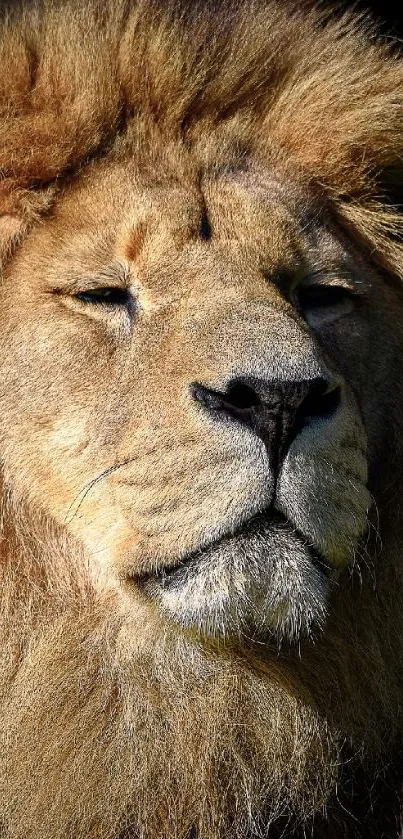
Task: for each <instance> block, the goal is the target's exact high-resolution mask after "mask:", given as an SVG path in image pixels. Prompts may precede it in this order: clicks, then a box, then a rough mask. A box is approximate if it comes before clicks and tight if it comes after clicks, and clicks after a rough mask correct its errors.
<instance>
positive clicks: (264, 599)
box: [134, 512, 329, 641]
mask: <svg viewBox="0 0 403 839" xmlns="http://www.w3.org/2000/svg"><path fill="white" fill-rule="evenodd" d="M328 576H329V569H328V568H327V567H326V565H325V563H324V562H323V561H322V560H321V559H320V558H319V557H318V556H317V555H316V554H315V552H314V550H313V548H311V547H310V546H309V545H308V544H307V542H306V540H304V539H303V538H302V537H301V536H300V535H299V534H298V533H296V532H295V529H293V528H292V526H291V525H290V524H289V523H288V522H286V521H284V520H283V519H282V518H281V517H280V516H279V515H277V517H272V516H271V514H270V512H268V513H267V514H266V515H265V514H261V515H257V516H255V517H254V518H253V519H252V520H251V521H250V522H249V523H248V524H247V525H246V526H245V527H244V528H242V529H241V531H240V532H239V533H234V534H232V535H230V536H223V537H222V538H221V539H220V540H219V541H218V542H216V543H213V544H212V545H207V546H205V547H203V548H201V549H199V550H197V551H196V552H195V553H193V554H191V555H190V556H187V557H184V558H183V559H182V560H181V561H180V562H179V563H178V564H176V565H173V566H171V567H169V568H162V570H160V571H159V570H157V571H156V572H155V573H152V572H151V573H149V574H145V575H143V576H141V577H138V578H136V579H135V580H134V582H135V584H136V585H138V586H140V588H141V590H142V591H144V593H145V594H146V595H147V596H148V597H149V598H151V599H152V600H153V601H154V602H155V603H156V604H157V605H158V607H159V609H160V610H161V612H162V613H163V614H166V615H167V616H170V617H172V618H174V620H176V621H177V622H178V623H179V624H181V625H182V626H184V627H188V628H194V629H196V630H197V631H198V632H199V633H202V634H204V635H208V636H212V637H220V636H222V637H233V636H235V637H238V638H242V636H246V637H247V636H248V635H251V634H252V635H253V636H254V637H257V638H259V637H260V638H261V639H264V638H270V637H272V638H274V639H277V640H282V639H283V638H287V639H288V640H290V641H293V640H296V639H298V638H300V636H301V635H304V634H307V635H309V634H310V633H311V631H312V627H313V626H316V629H317V630H320V629H321V628H323V624H324V620H325V616H326V602H327V596H328V588H329V580H328Z"/></svg>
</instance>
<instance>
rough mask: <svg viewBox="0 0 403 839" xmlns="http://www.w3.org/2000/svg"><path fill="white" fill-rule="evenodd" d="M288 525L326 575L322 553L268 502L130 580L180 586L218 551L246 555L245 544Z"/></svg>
mask: <svg viewBox="0 0 403 839" xmlns="http://www.w3.org/2000/svg"><path fill="white" fill-rule="evenodd" d="M290 528H291V530H292V533H293V535H294V536H295V537H296V538H297V539H298V540H299V541H301V542H302V543H303V544H304V546H305V549H306V551H307V553H308V555H309V558H310V561H311V563H312V565H313V566H314V567H315V569H316V570H318V571H320V572H321V573H322V574H324V575H325V576H326V577H329V575H330V571H331V569H330V567H329V565H328V564H327V563H326V560H325V558H324V557H323V556H322V555H321V553H320V552H319V551H318V550H317V549H316V548H315V547H314V546H313V545H312V543H311V542H308V540H307V539H306V538H305V537H304V536H303V535H302V534H301V533H300V532H299V531H298V530H297V529H296V528H295V527H294V526H293V525H292V524H291V523H290V522H289V521H288V519H287V518H286V517H285V516H284V515H282V514H281V513H280V512H279V511H277V510H275V508H274V507H273V506H270V507H269V508H267V509H265V510H263V511H261V512H259V513H257V514H256V515H254V516H253V517H252V518H250V519H249V520H248V521H247V522H246V523H243V524H242V525H241V526H240V527H239V528H237V529H236V530H234V531H232V532H231V533H224V534H222V535H221V536H220V537H219V538H217V539H215V540H213V541H211V542H209V543H207V544H203V545H201V546H200V547H198V548H196V549H195V550H193V551H190V552H189V553H188V554H186V555H185V556H183V557H181V558H180V559H179V560H177V561H176V562H174V563H172V564H171V565H166V566H163V567H160V568H157V569H155V570H152V571H148V572H146V573H144V574H139V575H136V577H135V578H133V580H134V581H135V583H136V584H137V585H138V586H139V587H140V588H142V589H145V590H146V591H147V590H149V591H151V590H152V589H154V588H155V587H158V588H160V589H169V588H175V587H180V585H181V584H182V583H185V582H187V581H188V580H189V578H190V577H191V576H193V575H194V576H196V575H197V574H198V572H199V571H200V570H201V566H202V565H205V563H206V562H208V561H210V560H211V561H212V560H213V559H214V557H215V556H217V555H218V554H219V553H220V552H222V551H224V550H228V549H229V550H230V551H231V553H237V554H238V553H239V552H242V553H243V554H245V555H246V554H247V551H248V545H249V544H250V542H251V541H252V540H256V538H257V537H258V538H260V539H261V540H262V541H264V540H265V537H266V536H267V535H268V534H269V533H271V532H272V531H273V530H284V531H285V530H287V531H290Z"/></svg>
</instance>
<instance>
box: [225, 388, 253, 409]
mask: <svg viewBox="0 0 403 839" xmlns="http://www.w3.org/2000/svg"><path fill="white" fill-rule="evenodd" d="M224 398H225V401H226V402H227V404H229V405H231V406H233V407H234V408H238V410H240V411H249V410H250V408H257V407H258V405H261V400H260V399H259V397H258V395H257V393H256V391H255V390H253V388H251V387H249V385H244V384H241V383H240V384H235V385H232V387H230V388H229V390H228V391H227V393H225V394H224Z"/></svg>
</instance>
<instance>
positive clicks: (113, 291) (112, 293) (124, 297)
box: [75, 287, 130, 307]
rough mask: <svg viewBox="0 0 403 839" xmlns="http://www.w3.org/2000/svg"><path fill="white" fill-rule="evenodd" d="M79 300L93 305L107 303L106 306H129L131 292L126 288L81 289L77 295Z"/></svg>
mask: <svg viewBox="0 0 403 839" xmlns="http://www.w3.org/2000/svg"><path fill="white" fill-rule="evenodd" d="M75 296H76V297H77V298H78V300H82V301H83V302H84V303H91V304H92V305H95V306H97V305H98V306H99V305H106V306H126V307H127V306H128V305H129V303H130V294H129V292H128V290H127V289H125V288H117V287H116V288H114V287H109V288H108V287H105V288H90V289H88V290H87V291H80V292H79V294H76V295H75Z"/></svg>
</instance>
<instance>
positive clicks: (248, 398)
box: [190, 383, 261, 412]
mask: <svg viewBox="0 0 403 839" xmlns="http://www.w3.org/2000/svg"><path fill="white" fill-rule="evenodd" d="M190 392H191V394H192V396H193V398H194V399H196V401H197V402H200V403H201V404H202V405H205V406H206V407H207V408H210V409H211V410H215V411H237V412H241V411H250V410H251V408H256V407H258V406H259V405H260V404H261V400H260V399H259V396H258V395H257V393H256V391H254V390H253V388H251V387H249V386H248V385H244V384H241V383H238V384H234V385H232V386H231V387H230V388H228V390H227V391H225V392H221V391H218V390H210V389H209V388H207V387H204V385H200V384H197V383H194V384H192V385H191V386H190Z"/></svg>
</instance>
